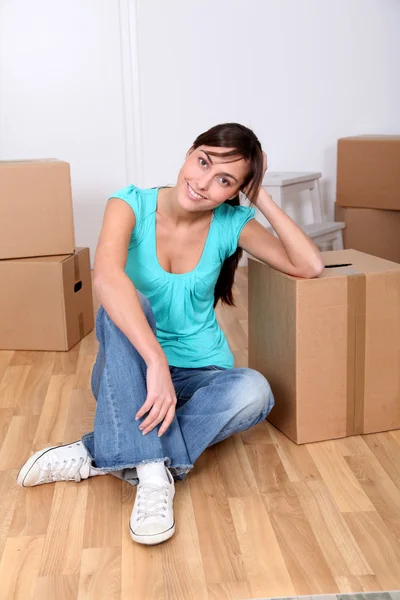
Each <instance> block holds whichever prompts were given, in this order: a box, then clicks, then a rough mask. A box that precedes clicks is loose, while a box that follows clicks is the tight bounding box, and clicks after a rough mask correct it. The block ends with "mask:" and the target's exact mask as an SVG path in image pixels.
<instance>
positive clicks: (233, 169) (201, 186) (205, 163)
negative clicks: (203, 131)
mask: <svg viewBox="0 0 400 600" xmlns="http://www.w3.org/2000/svg"><path fill="white" fill-rule="evenodd" d="M229 150H232V148H215V147H213V146H199V147H198V148H196V149H195V150H189V152H188V154H187V155H186V160H185V162H184V164H183V166H182V168H181V170H180V171H179V175H178V180H177V183H176V187H177V194H178V196H177V197H178V202H179V204H180V206H181V207H182V208H184V209H185V210H188V211H201V210H212V209H213V208H215V207H216V206H219V205H220V204H222V203H223V202H225V201H226V200H228V199H230V198H234V197H235V196H236V195H237V193H238V192H239V190H240V188H241V187H242V186H243V183H244V181H245V179H246V177H247V174H248V168H249V163H248V161H246V160H245V159H243V158H240V159H235V161H234V162H226V161H230V160H232V159H231V158H223V157H219V156H211V155H210V154H208V151H211V152H227V151H229Z"/></svg>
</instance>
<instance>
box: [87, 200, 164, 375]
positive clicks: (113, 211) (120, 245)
mask: <svg viewBox="0 0 400 600" xmlns="http://www.w3.org/2000/svg"><path fill="white" fill-rule="evenodd" d="M135 225H136V219H135V214H134V213H133V211H132V209H131V208H130V207H129V206H128V205H127V204H126V202H124V201H123V200H121V199H119V198H111V199H110V200H109V201H108V204H107V206H106V210H105V214H104V221H103V226H102V229H101V232H100V236H99V241H98V244H97V248H96V254H95V259H94V269H93V285H94V288H95V290H96V294H97V297H98V299H99V301H100V303H101V304H102V305H103V306H104V308H105V310H106V312H107V313H108V315H109V316H110V318H111V320H112V321H113V322H114V323H115V324H116V325H117V327H118V328H119V329H120V330H121V331H122V332H123V333H124V334H125V335H126V337H127V338H128V339H129V341H130V342H131V343H132V344H133V346H134V347H135V348H136V350H137V351H138V352H139V354H140V355H141V356H142V357H143V359H144V361H145V362H146V364H147V366H148V365H149V364H150V363H152V362H156V363H157V362H163V361H164V362H166V356H165V354H164V352H163V350H162V348H161V346H160V344H159V342H158V340H157V338H156V337H155V335H154V333H153V332H152V330H151V327H150V325H149V323H148V321H147V319H146V317H145V315H144V313H143V310H142V306H141V304H140V300H139V296H138V294H137V292H136V288H135V286H134V285H133V283H132V281H131V280H130V279H129V277H128V276H127V275H126V274H125V272H124V269H125V264H126V259H127V251H128V245H129V240H130V237H131V233H132V231H133V229H134V228H135Z"/></svg>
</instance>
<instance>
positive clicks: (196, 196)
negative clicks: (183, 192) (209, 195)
mask: <svg viewBox="0 0 400 600" xmlns="http://www.w3.org/2000/svg"><path fill="white" fill-rule="evenodd" d="M187 189H188V194H189V196H190V198H192V199H193V200H206V198H205V197H204V196H201V195H200V194H196V192H195V191H194V189H193V188H192V187H191V186H190V184H189V183H188V182H187Z"/></svg>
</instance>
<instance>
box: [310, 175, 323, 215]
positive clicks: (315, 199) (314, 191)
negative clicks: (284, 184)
mask: <svg viewBox="0 0 400 600" xmlns="http://www.w3.org/2000/svg"><path fill="white" fill-rule="evenodd" d="M310 194H311V206H312V212H313V222H314V223H322V222H323V219H322V207H321V194H320V189H319V181H318V179H315V181H314V185H313V187H312V188H311V189H310Z"/></svg>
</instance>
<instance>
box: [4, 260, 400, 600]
mask: <svg viewBox="0 0 400 600" xmlns="http://www.w3.org/2000/svg"><path fill="white" fill-rule="evenodd" d="M246 286H247V275H246V269H245V268H241V269H240V270H239V272H238V275H237V288H238V289H237V300H238V307H237V308H236V309H224V310H223V311H219V319H220V321H221V323H222V325H223V327H224V328H225V330H226V332H227V334H228V338H229V341H230V344H231V347H232V350H233V351H234V353H235V357H236V364H237V366H245V365H246V361H247V350H246V348H247V333H246V331H247V302H246ZM96 350H97V341H96V338H95V333H94V332H92V333H91V334H90V335H89V336H87V337H86V338H85V339H84V340H83V341H82V342H81V343H80V344H79V345H78V346H76V347H75V348H73V349H72V350H71V351H70V352H68V353H55V352H4V351H3V352H0V438H1V439H0V441H1V443H2V446H1V451H0V494H1V496H0V553H1V555H2V558H1V562H0V586H1V589H0V598H1V599H2V600H14V599H17V598H18V599H23V600H30V599H35V600H69V599H71V600H76V599H79V600H88V599H93V600H102V599H115V600H119V599H121V598H123V599H124V600H125V599H140V600H142V599H147V598H152V599H155V600H167V599H168V600H192V599H199V600H203V599H204V600H205V599H210V600H211V599H212V600H223V599H231V598H232V599H233V598H260V597H266V596H268V597H271V596H293V595H309V594H328V593H339V592H351V591H354V592H357V591H358V592H359V591H373V590H394V589H398V588H400V431H392V432H390V433H382V434H376V435H368V436H363V437H352V438H347V439H343V440H336V441H332V442H322V443H316V444H308V445H304V446H296V445H295V444H294V443H292V442H291V441H290V440H288V439H287V438H286V437H285V436H284V435H282V434H281V433H280V432H279V431H277V430H276V429H275V428H274V427H273V426H271V425H270V424H269V423H268V422H266V421H265V422H263V423H261V424H259V425H257V426H256V427H254V428H252V429H251V430H250V431H248V432H245V433H243V434H241V435H234V436H232V437H231V438H229V439H227V440H225V441H223V442H221V443H219V444H217V445H216V446H213V447H212V448H209V449H208V450H207V451H206V452H205V453H204V454H203V455H202V456H201V457H200V458H199V460H198V461H197V462H196V465H195V468H194V469H193V471H192V472H191V473H190V474H189V476H188V477H187V478H186V479H185V480H184V481H182V482H178V483H177V484H176V497H175V498H176V500H175V516H176V523H177V529H176V534H175V536H174V537H173V538H172V539H171V540H170V541H168V542H166V543H164V544H161V545H159V546H155V547H143V546H141V545H138V544H135V543H134V542H132V540H131V538H130V536H129V533H128V521H129V517H130V513H131V510H132V505H133V502H134V496H135V490H136V488H133V487H132V486H129V485H127V484H125V483H124V484H122V482H121V481H120V480H118V479H116V478H114V477H112V476H107V477H97V478H96V477H94V478H92V479H90V480H88V481H84V482H81V483H79V484H76V483H72V482H61V483H57V484H49V485H43V486H38V487H36V488H30V489H29V488H28V489H21V488H18V487H17V485H16V476H17V472H18V469H19V467H20V466H21V465H22V464H23V462H24V461H25V460H26V459H27V458H28V457H29V455H30V454H31V452H32V451H34V450H36V449H39V448H42V447H44V446H46V445H51V444H58V443H63V442H68V441H74V440H76V439H78V438H79V437H80V436H81V435H82V434H83V433H85V432H86V431H89V430H91V428H92V423H93V417H94V411H95V401H94V399H93V397H92V394H91V391H90V374H91V369H92V366H93V363H94V360H95V356H96Z"/></svg>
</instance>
